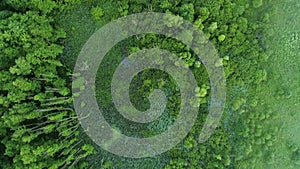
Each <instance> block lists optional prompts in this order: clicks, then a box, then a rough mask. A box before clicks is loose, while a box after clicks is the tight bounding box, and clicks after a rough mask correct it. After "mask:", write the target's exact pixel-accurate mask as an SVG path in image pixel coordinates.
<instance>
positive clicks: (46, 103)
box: [0, 0, 300, 169]
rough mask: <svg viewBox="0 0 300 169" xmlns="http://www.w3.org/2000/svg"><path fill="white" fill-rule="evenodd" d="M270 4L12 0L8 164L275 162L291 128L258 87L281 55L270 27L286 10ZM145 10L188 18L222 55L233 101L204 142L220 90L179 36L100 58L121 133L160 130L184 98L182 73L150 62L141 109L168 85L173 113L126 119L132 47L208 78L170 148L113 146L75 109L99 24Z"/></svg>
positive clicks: (7, 45) (0, 62) (4, 83)
mask: <svg viewBox="0 0 300 169" xmlns="http://www.w3.org/2000/svg"><path fill="white" fill-rule="evenodd" d="M269 4H271V0H148V1H147V0H117V1H115V0H83V1H80V0H2V1H1V2H0V10H1V11H0V32H1V34H0V51H1V52H0V117H1V118H0V168H3V169H27V168H28V169H44V168H49V169H58V168H81V169H86V168H95V169H100V168H101V169H102V168H103V169H108V168H138V169H142V168H145V169H156V168H165V169H185V168H189V169H202V168H203V169H215V168H218V169H219V168H220V169H222V168H228V169H229V168H238V169H249V168H266V165H264V164H261V165H259V164H257V165H256V166H255V165H254V164H255V163H259V162H266V163H267V164H272V163H273V162H274V161H275V160H276V159H275V157H276V155H274V153H272V152H273V151H274V148H275V147H276V145H277V144H276V143H277V142H278V141H279V140H278V138H277V133H278V132H279V131H280V130H281V129H280V125H281V123H280V122H279V121H278V120H277V119H279V118H280V116H279V114H278V113H276V112H274V111H271V109H269V108H262V107H263V105H265V101H264V100H263V99H262V98H261V97H260V96H259V95H257V93H263V91H264V88H262V87H261V86H263V84H264V83H266V82H267V81H268V79H269V76H270V75H269V73H268V70H266V68H265V66H264V65H265V64H266V62H267V61H268V59H269V58H270V57H272V52H270V50H269V49H270V45H268V44H267V42H266V41H267V40H266V39H267V37H271V36H273V35H274V34H275V33H274V31H275V30H272V29H271V28H270V29H266V25H270V24H271V22H272V16H273V15H274V12H276V11H275V10H274V9H273V8H272V7H270V6H268V5H269ZM141 12H161V13H167V14H172V15H175V16H180V17H182V18H183V19H184V20H187V21H189V22H191V23H193V24H194V25H195V26H196V27H197V28H198V29H199V30H200V31H202V32H204V34H205V36H206V37H207V38H208V39H209V41H210V42H211V43H212V44H213V45H214V46H215V48H216V50H217V51H218V54H219V57H220V60H219V61H218V62H217V63H216V64H215V66H216V67H219V66H223V67H224V73H225V77H226V85H227V97H226V99H227V102H226V106H225V107H224V113H223V116H222V119H221V122H220V124H219V125H218V127H217V129H216V130H215V131H214V133H213V134H212V136H211V137H210V138H209V139H208V140H207V141H206V142H204V143H201V144H200V143H198V137H199V135H200V132H201V128H202V127H203V122H204V121H205V119H206V116H207V115H208V112H209V104H210V98H211V94H210V92H211V88H210V81H209V76H208V73H207V71H206V68H205V66H204V65H203V63H201V60H199V59H198V58H197V57H196V54H195V52H194V51H193V50H191V49H190V48H188V47H187V46H186V45H185V44H183V43H182V42H180V41H178V40H176V39H174V38H171V37H167V36H163V35H156V34H152V33H147V34H140V35H136V36H134V37H130V38H128V39H126V40H124V41H122V42H121V43H118V44H117V45H116V46H115V47H114V48H112V49H111V50H110V51H109V53H108V54H107V55H106V56H105V58H104V60H103V63H101V65H100V66H99V69H98V72H97V80H96V96H97V102H98V104H99V108H100V109H102V110H103V111H104V113H103V115H104V117H105V118H106V119H107V121H108V122H109V123H110V124H111V125H112V126H114V127H115V128H117V129H118V130H120V132H122V133H124V134H126V135H129V136H135V137H151V136H154V135H157V134H159V133H161V132H163V131H165V130H167V129H168V128H169V127H170V126H171V125H172V124H173V123H174V121H175V120H176V117H177V115H178V111H179V110H178V109H179V106H178V105H179V104H180V94H179V92H178V90H177V87H176V83H175V82H174V79H172V77H170V76H169V75H168V74H166V73H165V72H162V71H157V70H151V69H149V70H145V71H143V72H141V73H140V74H139V76H135V77H134V78H133V80H132V82H131V83H132V84H131V88H130V100H131V102H132V103H133V105H134V106H135V107H136V108H137V109H139V110H147V109H148V108H149V107H150V102H149V100H148V99H147V98H148V96H149V95H150V93H152V92H153V91H154V90H155V89H158V88H161V89H162V90H163V91H164V94H165V95H166V97H167V101H168V102H167V105H166V109H165V111H164V113H163V114H162V115H161V117H159V118H158V119H157V120H155V121H153V122H150V123H147V124H140V123H135V122H130V121H128V120H127V119H125V118H124V117H122V116H121V115H120V114H119V113H118V111H117V110H116V108H115V107H114V102H113V99H112V95H111V93H110V92H111V90H110V85H111V81H112V76H113V73H114V71H115V70H116V69H117V67H118V65H119V63H120V62H121V61H122V60H123V59H124V58H126V57H127V56H128V55H130V54H132V53H134V52H137V51H140V50H143V49H149V48H160V49H165V50H168V51H170V52H171V53H173V54H175V55H176V56H178V57H179V59H180V60H182V61H184V63H185V65H183V66H184V67H186V68H189V69H190V70H192V72H193V74H194V76H195V79H196V80H197V84H198V87H197V88H196V89H191V90H195V92H196V97H197V100H194V101H193V102H191V103H190V104H191V106H195V105H196V106H197V105H200V108H199V112H198V116H197V119H196V123H195V124H194V126H193V127H192V129H191V130H190V132H189V134H188V135H187V137H186V138H184V140H182V142H180V143H179V144H178V145H176V146H175V147H173V148H172V149H171V150H170V151H168V152H165V153H163V154H160V155H157V156H155V157H149V158H140V159H132V158H126V157H120V156H117V155H114V154H111V153H109V152H107V151H105V150H103V149H102V148H101V147H99V146H98V145H97V144H95V143H94V142H93V141H92V140H91V139H90V138H89V137H88V136H87V135H86V133H85V132H84V130H83V129H82V127H81V126H80V123H79V121H80V119H78V117H77V115H76V112H75V110H74V106H73V96H74V93H72V79H73V78H74V74H73V69H74V66H75V63H76V59H77V57H78V55H79V53H80V50H81V49H82V47H83V45H84V44H85V42H86V41H87V40H88V39H89V37H90V36H91V35H92V34H93V33H94V32H96V31H97V30H98V29H99V28H101V27H102V26H104V25H105V24H107V23H109V22H111V21H113V20H115V19H117V18H120V17H125V16H127V15H130V14H135V13H141ZM171 22H180V21H177V20H170V23H171ZM170 23H166V25H168V24H170ZM183 36H189V35H188V34H185V35H183ZM174 64H175V66H180V65H179V62H176V61H174ZM79 83H82V82H79ZM79 88H80V85H79ZM287 95H288V94H287V93H286V91H284V90H279V91H278V92H276V97H278V99H283V98H285V97H287ZM82 106H84V105H82ZM267 107H268V106H267ZM287 147H288V148H289V149H290V150H291V152H292V153H291V154H292V155H291V156H290V158H291V159H292V160H294V161H296V162H299V161H300V157H299V151H300V150H299V149H298V147H297V146H296V145H295V144H292V143H291V144H289V145H287ZM258 161H259V162H258Z"/></svg>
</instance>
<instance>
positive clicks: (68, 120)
mask: <svg viewBox="0 0 300 169" xmlns="http://www.w3.org/2000/svg"><path fill="white" fill-rule="evenodd" d="M60 3H64V2H63V1H60ZM60 3H58V2H56V1H52V0H47V1H43V2H42V1H36V0H21V1H16V0H6V1H2V2H1V5H0V7H1V15H0V17H1V20H0V32H1V33H0V68H1V69H0V140H1V142H0V166H1V167H2V168H5V169H13V168H24V169H25V168H31V169H35V168H36V169H41V168H51V169H56V168H69V167H71V168H72V167H74V166H76V165H77V163H78V161H80V160H81V159H82V158H84V157H86V156H88V155H89V154H92V153H93V152H94V150H93V147H92V146H91V145H88V144H84V143H82V142H81V141H79V139H78V137H79V123H78V119H77V118H76V114H75V112H74V111H73V109H72V106H71V103H72V99H71V97H70V90H69V84H68V78H69V77H68V76H67V74H66V72H68V70H67V69H66V68H65V67H64V66H63V64H62V63H61V62H60V60H59V55H60V54H61V53H62V52H63V46H62V42H63V39H64V38H66V33H65V32H64V30H62V29H60V28H58V27H57V26H56V25H55V24H54V20H53V18H52V17H51V15H50V13H52V12H54V11H55V10H57V9H59V8H60V5H62V4H60ZM1 167H0V168H1Z"/></svg>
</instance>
